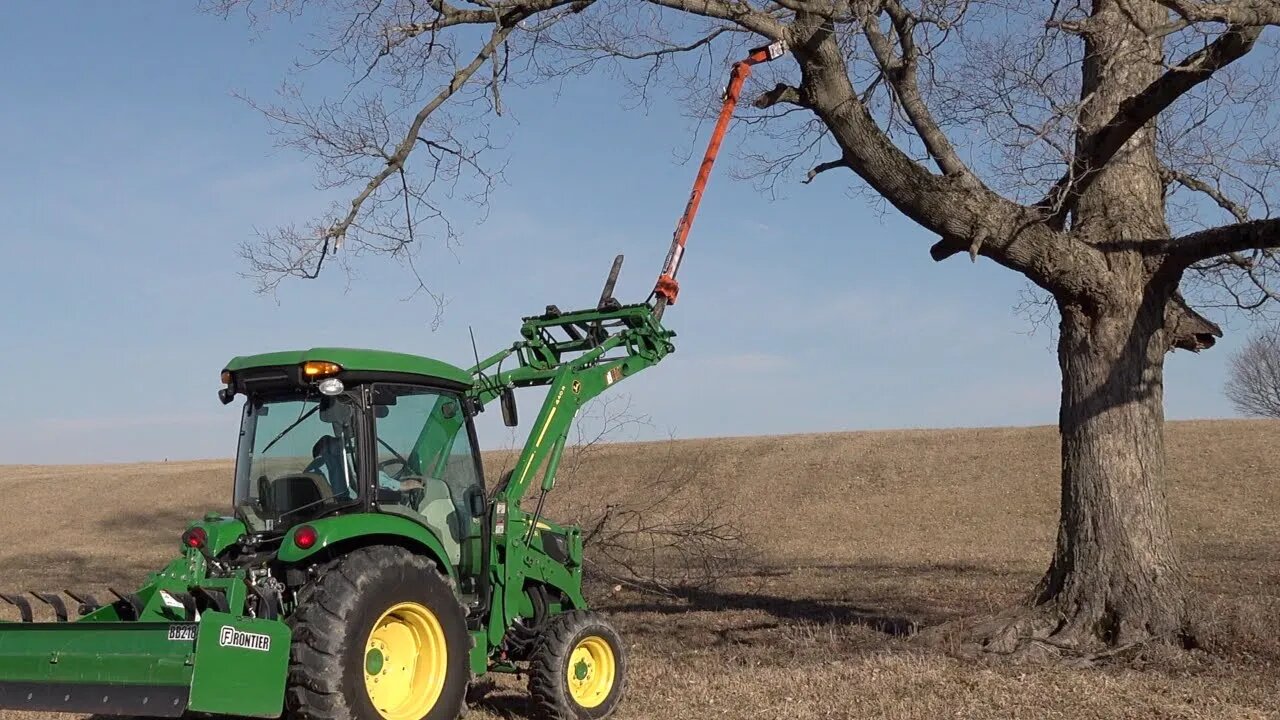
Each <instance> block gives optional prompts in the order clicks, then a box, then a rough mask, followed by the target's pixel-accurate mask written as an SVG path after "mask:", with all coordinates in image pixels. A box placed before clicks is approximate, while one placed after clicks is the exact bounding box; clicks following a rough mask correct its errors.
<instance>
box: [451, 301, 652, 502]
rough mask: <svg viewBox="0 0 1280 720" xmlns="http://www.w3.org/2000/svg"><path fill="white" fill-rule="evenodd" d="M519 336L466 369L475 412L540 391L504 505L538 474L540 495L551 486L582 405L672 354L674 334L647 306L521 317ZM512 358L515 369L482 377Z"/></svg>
mask: <svg viewBox="0 0 1280 720" xmlns="http://www.w3.org/2000/svg"><path fill="white" fill-rule="evenodd" d="M601 304H602V306H605V305H607V304H606V303H603V302H602V303H601ZM521 335H522V337H523V338H524V339H523V340H521V341H520V342H517V343H516V344H515V345H513V346H512V347H510V348H508V349H506V350H503V351H502V352H499V353H497V354H495V355H493V356H491V357H489V358H488V359H486V360H484V361H482V362H481V363H480V364H479V365H477V366H476V367H474V368H472V373H473V374H474V375H476V376H477V382H476V385H475V387H474V388H473V390H472V396H473V397H474V399H475V400H476V401H478V402H479V403H480V404H481V405H484V404H487V403H489V402H491V401H493V400H494V399H496V398H497V397H498V396H499V395H501V394H502V392H503V391H504V390H506V389H510V388H522V387H540V386H548V389H547V397H546V400H545V401H544V402H543V405H542V409H541V410H540V411H539V413H538V417H537V419H535V420H534V422H533V425H532V429H531V430H530V432H529V439H528V441H527V442H526V443H525V447H524V450H523V451H522V452H521V453H520V458H519V459H518V460H517V461H516V465H515V468H514V470H513V472H512V475H511V480H510V482H509V483H508V485H507V488H506V490H505V491H504V496H505V499H506V500H508V501H509V502H510V504H511V505H512V506H514V505H515V504H516V503H518V502H519V500H520V498H522V497H524V494H525V492H526V491H528V489H529V486H530V485H531V484H532V482H533V480H534V478H535V477H537V476H538V471H539V470H542V478H543V479H542V486H543V487H544V488H545V489H548V490H549V489H550V487H551V485H553V484H554V483H555V472H556V469H557V465H558V459H559V453H560V452H561V451H562V450H563V447H564V443H565V441H566V439H567V438H568V433H569V428H570V427H571V426H572V424H573V418H574V416H575V415H576V414H577V412H578V410H579V409H581V407H582V406H583V405H584V404H586V403H587V402H589V401H590V400H592V399H594V398H595V397H596V396H598V395H600V394H601V393H603V392H604V391H605V390H607V389H608V388H610V387H612V386H613V385H614V384H616V383H618V382H620V381H622V380H623V379H625V378H629V377H631V376H632V375H635V374H636V373H638V372H640V371H642V370H645V369H648V368H650V367H652V366H653V365H656V364H657V363H658V362H660V361H661V360H662V359H663V358H664V357H666V356H667V354H669V353H670V352H672V351H673V350H674V349H675V346H674V345H673V344H672V342H671V338H673V337H675V333H674V332H672V331H670V330H667V329H666V328H664V327H663V326H662V324H661V322H660V321H659V320H658V319H657V317H655V316H654V313H653V309H652V308H651V307H650V306H649V305H648V304H640V305H626V306H616V307H598V308H596V309H594V310H581V311H575V312H569V313H562V312H560V311H559V310H558V309H556V308H554V307H551V308H548V312H547V313H545V314H543V315H539V316H536V317H529V318H525V319H524V324H523V325H522V327H521ZM559 335H563V336H565V337H563V338H562V337H558V336H559ZM512 357H514V358H515V363H516V367H514V368H512V369H510V370H505V371H499V372H495V373H494V374H493V375H487V374H486V372H487V371H488V370H489V369H490V368H500V367H501V365H502V364H503V363H504V362H505V361H507V360H509V359H511V358H512Z"/></svg>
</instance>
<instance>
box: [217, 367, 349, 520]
mask: <svg viewBox="0 0 1280 720" xmlns="http://www.w3.org/2000/svg"><path fill="white" fill-rule="evenodd" d="M358 416H359V412H358V406H357V404H356V402H355V400H354V399H353V398H351V397H348V396H347V395H345V394H343V395H338V396H334V397H328V396H324V395H320V394H317V393H315V392H312V393H309V394H307V395H303V396H299V395H292V396H285V397H279V398H266V399H263V398H255V399H252V400H250V401H248V402H247V403H246V404H245V409H244V415H243V416H242V419H241V427H240V451H239V455H238V457H237V460H236V491H235V503H236V510H237V514H238V515H240V517H242V518H243V519H244V520H245V521H246V523H247V524H248V525H249V526H250V529H251V530H254V531H262V530H273V529H283V528H286V527H289V526H290V525H293V524H295V523H298V522H301V521H303V520H305V519H307V518H312V517H315V516H317V515H320V514H323V513H324V512H326V511H328V510H330V509H332V508H333V507H336V506H341V505H346V504H349V503H351V502H354V501H356V500H359V498H360V483H359V481H358V479H357V477H358V476H357V470H356V469H357V468H358V467H359V465H358V463H357V454H356V453H357V450H358V447H357V443H356V437H357V435H356V423H357V418H358Z"/></svg>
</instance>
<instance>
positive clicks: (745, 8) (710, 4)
mask: <svg viewBox="0 0 1280 720" xmlns="http://www.w3.org/2000/svg"><path fill="white" fill-rule="evenodd" d="M649 2H650V3H652V4H654V5H661V6H662V7H668V8H671V9H672V10H683V11H684V12H688V13H693V14H694V15H701V16H703V17H710V18H717V19H720V20H729V21H730V22H733V23H736V24H738V25H740V26H741V27H744V28H746V29H748V30H750V31H752V32H754V33H758V34H760V35H763V36H765V37H767V38H769V39H771V40H782V39H783V36H784V35H786V32H787V29H786V26H785V25H783V24H782V23H781V22H779V21H778V20H777V19H776V18H774V17H773V16H772V15H770V14H768V13H766V12H763V11H761V10H757V9H756V8H754V7H751V5H750V4H748V3H746V2H743V1H742V0H649Z"/></svg>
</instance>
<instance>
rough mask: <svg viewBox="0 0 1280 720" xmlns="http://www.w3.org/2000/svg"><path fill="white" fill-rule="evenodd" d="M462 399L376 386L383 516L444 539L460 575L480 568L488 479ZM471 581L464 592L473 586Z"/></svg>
mask: <svg viewBox="0 0 1280 720" xmlns="http://www.w3.org/2000/svg"><path fill="white" fill-rule="evenodd" d="M464 407H465V405H464V403H463V399H462V397H461V396H459V395H457V394H455V393H453V392H452V391H448V390H442V389H440V388H433V387H427V386H421V385H403V384H391V383H378V384H375V385H374V386H373V416H374V438H375V445H376V447H375V448H374V450H375V453H376V458H377V468H378V471H377V479H376V493H377V497H376V502H377V507H378V509H379V511H381V512H389V513H396V514H400V515H404V516H407V517H409V518H411V519H413V520H414V521H416V522H419V523H422V524H423V525H425V526H426V527H427V528H428V529H429V530H431V531H432V533H434V534H435V535H436V537H438V538H439V539H440V542H441V544H442V545H443V546H444V548H445V551H446V552H447V553H448V555H449V557H448V558H447V559H448V562H449V563H450V564H451V565H453V566H454V567H456V568H458V571H459V572H458V575H459V577H461V578H463V579H464V580H468V579H471V580H474V579H475V578H476V577H477V576H478V575H479V574H480V571H481V565H482V558H483V552H482V548H481V529H482V527H483V523H482V521H481V518H479V517H477V516H476V511H477V509H479V510H481V511H482V510H483V501H484V497H485V493H484V479H483V476H482V474H481V466H480V457H479V455H478V453H477V452H476V450H475V442H474V428H473V427H472V423H471V418H470V417H468V415H467V413H465V412H464V410H463V408H464ZM471 584H472V583H469V582H464V583H463V585H464V588H463V591H464V592H466V590H467V587H466V586H468V585H471Z"/></svg>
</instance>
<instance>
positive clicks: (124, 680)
mask: <svg viewBox="0 0 1280 720" xmlns="http://www.w3.org/2000/svg"><path fill="white" fill-rule="evenodd" d="M620 260H621V258H619V261H620ZM616 274H617V263H615V268H614V272H613V273H612V275H611V280H610V283H609V285H608V286H607V287H606V291H605V293H604V296H603V298H602V299H601V302H600V304H599V305H598V306H597V307H595V308H591V309H588V310H583V311H575V312H561V311H560V310H558V309H557V308H555V307H549V308H547V310H546V312H545V313H543V314H541V315H538V316H536V317H529V318H525V319H524V323H523V325H522V326H521V329H520V336H521V337H520V340H519V341H518V342H516V343H515V344H514V345H512V346H511V347H509V348H508V349H505V350H503V351H501V352H498V353H497V354H495V355H493V356H492V357H489V358H488V359H486V360H482V361H480V362H478V363H477V364H476V365H475V366H474V367H472V368H471V369H469V370H463V369H460V368H458V367H455V366H453V365H450V364H447V363H444V362H441V361H439V360H432V359H428V358H424V357H418V356H414V355H405V354H400V353H394V352H383V351H378V350H352V349H343V348H314V349H311V350H302V351H289V352H275V353H269V354H265V355H251V356H246V357H237V358H234V359H232V360H231V362H229V363H228V364H227V366H226V369H225V370H223V371H222V382H223V383H224V387H223V388H222V390H220V392H219V396H220V398H221V400H222V402H224V403H231V402H233V401H236V400H237V399H240V400H241V401H242V402H243V412H242V414H241V420H240V440H239V450H238V452H237V455H236V467H235V495H234V503H233V508H234V510H233V512H232V514H231V515H229V516H224V515H222V514H220V513H210V514H209V515H206V516H205V517H204V518H203V519H202V520H200V521H199V522H196V523H194V524H192V525H191V526H190V527H189V528H188V529H187V530H186V532H185V533H184V534H183V535H182V536H181V548H182V552H181V555H180V556H179V557H177V558H176V559H175V560H174V561H173V562H171V563H170V564H169V565H168V566H167V567H165V568H164V569H163V570H161V571H159V572H157V573H154V574H152V575H151V576H150V577H149V579H148V580H147V582H146V584H145V586H144V587H142V588H141V589H140V590H137V591H136V592H128V593H125V592H117V591H115V590H113V591H112V593H113V596H114V597H112V598H110V599H109V600H108V601H107V602H103V603H99V602H98V600H97V599H95V598H93V597H90V596H88V595H86V594H84V593H68V595H69V596H70V597H71V599H72V602H71V603H70V604H68V601H67V600H65V599H63V598H62V596H59V595H55V594H48V593H33V594H32V595H31V596H30V598H31V599H33V600H36V601H40V602H43V603H45V604H47V605H49V606H50V608H51V609H50V610H47V611H45V612H46V613H48V614H52V615H56V616H57V619H58V620H60V621H61V622H32V620H34V619H35V617H34V616H35V615H36V614H37V613H36V612H35V611H34V610H33V608H32V604H31V602H30V601H29V600H28V599H27V598H26V597H21V596H15V595H5V596H4V598H5V599H6V600H7V601H8V602H9V603H11V604H13V605H15V606H16V607H17V612H18V614H19V615H20V616H21V618H20V619H21V620H23V621H25V622H5V623H0V707H4V708H17V709H27V710H47V711H59V712H78V713H97V714H126V715H144V716H170V717H173V716H180V715H183V714H185V713H188V712H198V713H218V714H228V715H245V716H257V717H276V716H279V715H281V713H282V712H288V713H290V714H292V715H297V716H300V717H306V718H325V719H329V718H333V719H335V720H337V719H342V720H347V719H350V718H358V719H360V720H379V719H381V720H419V719H420V718H432V719H436V718H439V719H444V718H449V719H452V718H455V717H457V716H458V715H459V714H460V713H461V711H462V709H463V705H464V697H465V693H466V691H467V687H468V684H469V683H470V682H471V680H472V679H473V678H474V677H475V676H477V675H480V674H483V673H488V672H500V673H522V674H527V676H528V678H529V691H530V693H531V695H532V698H533V702H534V705H535V707H536V708H538V709H539V710H540V711H541V713H542V714H544V715H545V716H547V717H550V718H563V719H566V720H567V719H569V718H603V717H606V716H608V715H609V714H610V713H611V712H612V711H613V710H614V708H615V707H617V705H618V703H619V701H620V700H621V699H622V696H623V693H624V691H625V688H626V672H627V653H626V648H625V646H624V645H623V643H622V641H621V639H620V638H619V636H618V632H617V631H616V630H615V629H614V628H613V626H612V625H610V624H609V622H608V621H607V620H605V619H604V618H603V617H601V616H600V615H598V614H597V613H595V612H592V611H591V610H589V609H587V603H586V601H585V600H584V599H583V596H582V564H583V558H582V554H583V543H582V535H581V533H580V531H579V529H578V528H576V527H569V526H562V525H558V524H556V523H554V522H552V521H551V520H549V519H547V518H546V517H544V516H543V500H544V499H545V498H546V495H547V493H548V492H550V491H551V489H552V488H553V487H554V486H555V480H556V468H557V466H558V465H559V462H560V457H561V453H562V452H563V450H564V446H565V439H566V437H567V434H568V430H569V428H570V425H571V423H572V421H573V417H574V414H575V413H576V412H577V411H578V409H579V408H580V407H581V406H582V404H583V403H585V402H587V401H588V400H590V399H591V398H593V397H595V396H597V395H599V394H600V393H601V392H603V391H604V390H606V389H607V388H609V387H610V386H611V385H613V384H615V383H618V382H621V381H622V380H624V379H626V378H629V377H631V376H632V375H634V374H636V373H638V372H640V371H641V370H644V369H646V368H648V367H650V366H651V365H653V364H654V363H657V362H658V361H660V360H661V359H662V358H663V357H664V356H666V355H667V354H668V353H669V352H671V351H672V349H673V347H672V344H671V338H672V337H673V333H672V332H670V331H668V330H666V329H664V328H663V326H662V324H661V322H660V320H659V318H658V316H657V315H656V314H655V307H654V306H651V305H650V304H647V303H646V304H639V305H625V306H624V305H619V304H618V303H617V302H616V301H614V300H613V299H612V297H611V288H612V281H613V279H614V278H616ZM539 386H541V387H546V389H547V394H546V399H545V401H544V402H543V405H542V409H541V411H540V412H539V413H538V417H537V418H536V419H535V420H534V421H533V423H532V425H531V429H530V433H529V439H528V442H527V444H526V445H525V447H524V449H523V451H522V452H521V453H520V456H519V458H518V459H517V460H516V462H515V464H514V467H513V468H512V470H511V471H510V472H509V473H506V474H504V475H503V477H502V478H501V479H500V480H498V481H497V483H496V484H494V486H493V487H492V488H491V489H489V488H487V486H486V478H485V473H484V468H483V467H482V464H481V457H480V454H479V453H478V452H477V443H476V437H475V428H474V426H473V422H472V421H473V419H474V418H475V416H476V415H477V414H478V413H480V412H481V411H482V410H484V409H485V407H486V406H488V405H489V404H490V403H491V402H493V401H497V404H498V405H500V407H501V409H502V412H503V415H504V418H505V420H506V422H507V424H508V425H515V424H516V422H517V418H516V404H515V395H514V391H515V390H517V389H520V388H529V387H539ZM526 494H527V495H529V497H528V498H526ZM41 614H45V613H41Z"/></svg>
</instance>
